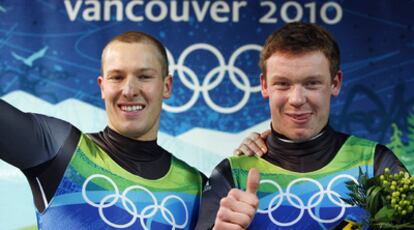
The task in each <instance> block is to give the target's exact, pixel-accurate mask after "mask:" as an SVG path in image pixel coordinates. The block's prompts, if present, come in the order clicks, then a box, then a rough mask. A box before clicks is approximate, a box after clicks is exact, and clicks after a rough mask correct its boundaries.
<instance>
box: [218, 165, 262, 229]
mask: <svg viewBox="0 0 414 230" xmlns="http://www.w3.org/2000/svg"><path fill="white" fill-rule="evenodd" d="M259 177H260V176H259V172H258V171H257V170H256V169H254V168H252V169H250V171H249V175H248V176H247V184H246V185H247V188H246V191H242V190H240V189H235V188H234V189H232V190H230V191H229V193H228V194H227V196H226V197H224V198H222V199H221V200H220V208H219V210H218V212H217V216H216V220H215V223H214V228H213V229H215V230H220V229H247V227H248V226H249V225H250V223H251V222H252V221H253V218H254V216H255V214H256V209H257V207H258V205H259V199H258V198H257V196H256V191H257V188H258V187H259V179H260V178H259Z"/></svg>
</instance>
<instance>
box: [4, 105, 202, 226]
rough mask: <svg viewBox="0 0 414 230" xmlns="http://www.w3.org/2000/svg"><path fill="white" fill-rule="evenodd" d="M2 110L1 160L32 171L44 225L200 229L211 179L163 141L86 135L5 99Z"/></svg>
mask: <svg viewBox="0 0 414 230" xmlns="http://www.w3.org/2000/svg"><path fill="white" fill-rule="evenodd" d="M0 110H1V111H2V113H1V114H0V127H2V129H1V131H0V159H2V160H5V161H6V162H8V163H10V164H12V165H14V166H16V167H18V168H20V169H21V170H22V171H23V173H24V174H25V175H26V177H27V179H28V181H29V183H30V186H31V189H32V193H33V196H34V201H35V205H36V207H37V210H38V213H37V217H38V224H39V229H77V228H78V229H117V228H122V229H128V228H130V229H163V228H165V229H171V228H174V227H175V228H176V229H192V228H193V227H194V224H195V221H196V219H197V214H198V208H199V200H200V193H201V190H202V186H203V182H202V181H204V176H203V175H202V174H201V173H200V172H198V171H197V170H196V169H194V168H192V167H190V166H188V165H187V164H185V163H184V162H182V161H180V160H178V159H176V158H174V157H173V156H172V155H171V154H170V153H169V152H167V151H166V150H164V149H162V148H161V147H160V146H158V145H157V143H156V140H154V141H136V140H132V139H129V138H127V137H124V136H122V135H119V134H118V133H116V132H114V131H112V130H111V129H109V128H106V129H105V130H103V131H102V132H99V133H94V134H88V135H85V134H82V133H81V132H80V131H79V130H78V129H76V128H75V127H74V126H72V125H71V124H69V123H67V122H64V121H62V120H59V119H55V118H51V117H47V116H43V115H39V114H31V113H22V112H21V111H18V110H17V109H15V108H13V107H12V106H10V105H8V104H7V103H5V102H4V101H2V100H0ZM22 140H24V142H22ZM16 143H20V144H16ZM23 143H24V144H23Z"/></svg>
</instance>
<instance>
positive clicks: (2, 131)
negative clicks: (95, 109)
mask: <svg viewBox="0 0 414 230" xmlns="http://www.w3.org/2000/svg"><path fill="white" fill-rule="evenodd" d="M0 111H1V113H0V159H2V160H4V161H6V162H7V163H9V164H11V165H13V166H15V167H17V168H19V169H28V168H32V167H35V166H38V165H41V164H42V163H45V162H47V161H48V160H50V159H52V158H54V157H55V156H56V154H57V152H58V151H59V149H60V148H61V146H62V145H63V143H64V141H65V140H66V138H67V136H68V135H69V133H70V131H71V128H72V125H70V124H69V123H67V122H64V121H62V120H59V119H55V118H51V117H47V116H44V115H39V114H31V113H23V112H21V111H20V110H18V109H16V108H14V107H13V106H11V105H10V104H8V103H6V102H5V101H3V100H1V99H0Z"/></svg>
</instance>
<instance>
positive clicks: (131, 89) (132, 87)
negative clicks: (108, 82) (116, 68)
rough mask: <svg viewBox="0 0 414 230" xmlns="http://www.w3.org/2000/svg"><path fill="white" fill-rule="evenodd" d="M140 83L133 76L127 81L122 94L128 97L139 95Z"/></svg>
mask: <svg viewBox="0 0 414 230" xmlns="http://www.w3.org/2000/svg"><path fill="white" fill-rule="evenodd" d="M139 92H140V84H139V83H138V81H137V80H136V79H135V78H133V77H131V78H128V79H127V80H126V81H125V84H124V86H123V88H122V95H123V96H124V97H126V98H134V97H136V96H138V95H139Z"/></svg>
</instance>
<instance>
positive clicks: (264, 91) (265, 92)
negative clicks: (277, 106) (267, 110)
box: [260, 74, 269, 99]
mask: <svg viewBox="0 0 414 230" xmlns="http://www.w3.org/2000/svg"><path fill="white" fill-rule="evenodd" d="M260 86H261V89H262V96H263V98H264V99H267V98H269V92H268V89H267V82H266V78H265V76H264V75H263V74H260Z"/></svg>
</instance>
